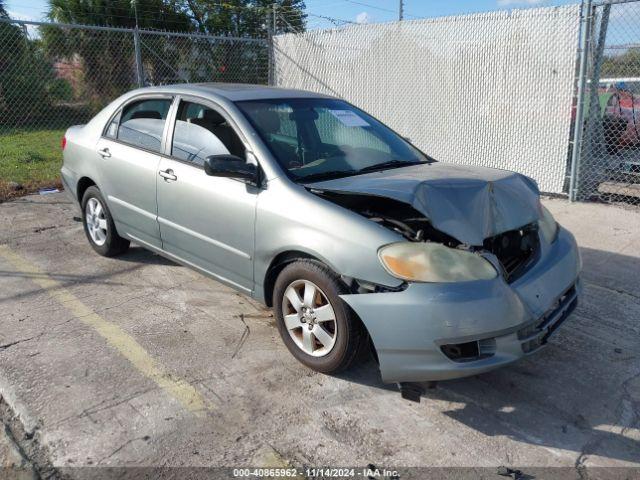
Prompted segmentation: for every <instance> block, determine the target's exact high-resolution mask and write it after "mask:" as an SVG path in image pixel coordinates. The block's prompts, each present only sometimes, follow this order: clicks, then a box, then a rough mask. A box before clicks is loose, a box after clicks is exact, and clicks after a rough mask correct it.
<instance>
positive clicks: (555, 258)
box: [341, 228, 581, 383]
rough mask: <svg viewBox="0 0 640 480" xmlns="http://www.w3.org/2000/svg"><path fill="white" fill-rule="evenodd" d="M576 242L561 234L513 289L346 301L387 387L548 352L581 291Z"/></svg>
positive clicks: (408, 292)
mask: <svg viewBox="0 0 640 480" xmlns="http://www.w3.org/2000/svg"><path fill="white" fill-rule="evenodd" d="M579 270H580V259H579V252H578V247H577V245H576V242H575V239H574V238H573V235H571V233H569V232H568V231H567V230H564V229H562V228H560V230H559V232H558V237H557V239H556V241H555V242H553V243H552V244H547V245H545V246H544V247H543V249H542V251H541V253H540V257H539V259H538V261H537V262H536V264H535V265H533V266H532V267H531V268H530V270H529V271H528V272H527V273H526V274H524V275H523V276H522V277H520V278H519V279H518V280H517V281H515V282H514V283H511V284H508V283H507V282H506V281H505V280H504V279H503V278H501V277H498V278H496V279H495V280H489V281H473V282H462V283H446V284H434V283H411V284H409V286H408V287H407V288H406V289H405V290H403V291H399V292H384V293H368V294H350V295H342V296H341V297H342V299H343V300H344V301H345V302H347V303H348V304H349V306H351V308H352V309H353V310H354V311H355V312H356V313H357V314H358V315H359V317H360V318H361V320H362V322H363V323H364V324H365V326H366V328H367V330H368V332H369V334H370V336H371V339H372V341H373V344H374V346H375V349H376V352H377V355H378V359H379V362H380V371H381V374H382V379H383V381H384V382H388V383H392V382H420V381H433V380H447V379H452V378H458V377H465V376H469V375H475V374H478V373H482V372H486V371H489V370H492V369H495V368H498V367H501V366H503V365H507V364H509V363H512V362H514V361H516V360H518V359H519V358H522V357H524V356H526V355H528V354H530V353H533V352H535V351H537V350H538V349H539V348H541V347H542V346H544V344H545V343H546V341H547V339H548V337H549V335H551V333H552V332H553V331H555V329H556V328H557V327H558V326H559V325H560V324H561V323H562V322H563V321H564V320H565V319H566V318H567V317H568V315H569V314H570V313H571V312H572V311H573V310H574V309H575V307H576V305H577V302H578V296H579V293H580V290H581V285H580V281H579V279H578V274H579Z"/></svg>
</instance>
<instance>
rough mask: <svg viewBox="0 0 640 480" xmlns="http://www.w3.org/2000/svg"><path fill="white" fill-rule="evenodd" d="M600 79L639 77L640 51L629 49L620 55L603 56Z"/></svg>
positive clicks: (634, 48)
mask: <svg viewBox="0 0 640 480" xmlns="http://www.w3.org/2000/svg"><path fill="white" fill-rule="evenodd" d="M600 77H601V78H612V77H613V78H621V77H640V49H639V48H636V47H631V48H629V49H628V50H626V51H625V52H624V53H623V54H621V55H611V56H605V57H604V59H603V61H602V70H601V73H600Z"/></svg>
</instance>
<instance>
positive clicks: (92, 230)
mask: <svg viewBox="0 0 640 480" xmlns="http://www.w3.org/2000/svg"><path fill="white" fill-rule="evenodd" d="M84 216H85V219H86V222H87V230H88V231H89V236H90V237H91V240H93V243H95V244H96V245H98V246H101V245H104V242H106V241H107V219H106V217H105V216H104V208H102V204H101V203H100V201H99V200H98V199H97V198H95V197H93V198H90V199H89V201H88V202H87V205H86V207H85V210H84Z"/></svg>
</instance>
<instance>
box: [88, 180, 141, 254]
mask: <svg viewBox="0 0 640 480" xmlns="http://www.w3.org/2000/svg"><path fill="white" fill-rule="evenodd" d="M81 205H82V224H83V226H84V233H85V235H86V236H87V239H88V240H89V244H90V245H91V247H92V248H93V249H94V250H95V251H96V252H97V253H99V254H100V255H102V256H104V257H113V256H115V255H119V254H121V253H124V252H126V251H127V249H128V248H129V243H130V242H129V240H126V239H124V238H122V237H121V236H120V235H118V231H117V230H116V226H115V224H114V223H113V217H112V216H111V212H110V211H109V207H107V202H105V201H104V198H103V197H102V194H101V193H100V190H99V189H98V187H96V186H91V187H89V188H87V191H86V192H84V195H83V197H82V204H81Z"/></svg>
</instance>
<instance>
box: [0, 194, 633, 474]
mask: <svg viewBox="0 0 640 480" xmlns="http://www.w3.org/2000/svg"><path fill="white" fill-rule="evenodd" d="M545 204H546V205H547V206H548V207H549V208H550V209H551V211H552V212H553V213H554V215H555V216H556V218H557V219H558V221H559V222H560V223H561V224H563V225H565V226H566V227H567V228H569V229H570V230H571V231H573V232H574V234H575V235H576V237H577V239H578V242H579V244H580V246H581V252H582V256H583V260H584V272H583V279H584V285H585V290H584V297H583V299H582V302H581V304H580V305H579V307H578V309H577V311H576V313H575V314H574V315H573V316H572V317H571V318H570V319H569V320H567V322H566V323H565V324H564V326H563V328H561V329H560V330H559V332H558V333H557V334H556V335H555V336H554V337H552V340H551V342H550V345H549V346H548V347H547V348H546V349H543V350H542V351H540V352H539V353H537V354H535V355H533V356H532V357H530V358H527V359H525V360H523V361H521V362H519V363H517V364H515V365H513V366H511V367H508V368H504V369H502V370H498V371H495V372H492V373H488V374H484V375H480V376H477V377H473V378H469V379H463V380H457V381H452V382H445V383H440V384H438V386H437V388H435V389H433V390H428V391H427V392H426V394H425V395H424V396H423V397H422V401H421V402H420V403H412V402H408V401H406V400H402V399H401V398H400V395H399V394H398V392H397V389H396V388H395V386H393V385H391V386H389V385H384V384H382V383H381V382H380V379H379V374H378V372H377V370H376V365H375V363H374V361H373V360H371V359H368V360H366V361H363V362H362V363H361V364H360V365H359V366H358V367H357V368H355V369H354V370H352V371H350V372H348V373H346V374H343V375H340V376H335V377H331V376H326V375H321V374H317V373H314V372H312V371H310V370H308V369H306V368H305V367H303V366H302V365H300V364H299V363H297V362H296V361H295V360H294V359H293V357H292V356H291V355H290V354H289V353H288V351H287V350H286V348H285V347H284V345H283V344H282V342H281V340H280V338H279V336H278V332H277V330H276V328H275V326H274V320H273V318H272V316H271V314H270V312H269V311H267V310H265V309H263V308H262V307H261V306H260V305H258V304H256V303H255V302H254V301H253V300H251V299H249V298H247V297H245V296H243V295H241V294H238V293H235V292H234V291H232V290H230V289H229V288H227V287H225V286H222V285H220V284H219V283H216V282H215V281H213V280H210V279H207V278H205V277H203V276H201V275H199V274H197V273H195V272H193V271H191V270H189V269H187V268H184V267H181V266H178V265H176V264H174V263H172V262H170V261H167V260H165V259H163V258H161V257H159V256H157V255H154V254H151V253H149V252H147V251H145V250H143V249H141V248H139V247H132V248H131V249H130V251H129V253H127V254H126V255H124V256H122V257H118V258H114V259H107V258H102V257H100V256H98V255H96V254H95V253H94V252H93V251H92V250H91V248H90V247H89V244H88V243H87V241H86V239H85V237H84V233H83V231H82V226H81V224H80V223H78V222H76V221H74V220H73V217H74V215H77V212H76V211H75V210H74V207H73V205H72V204H71V203H69V202H68V200H67V198H66V197H65V196H64V194H63V193H60V194H52V195H46V196H37V195H36V196H28V197H24V198H21V199H17V200H13V201H9V202H6V203H3V204H0V307H1V308H0V395H1V396H2V401H1V402H0V418H1V420H2V422H3V423H4V427H3V426H2V425H0V466H5V467H12V468H14V470H13V471H14V473H15V474H16V475H17V474H18V471H19V472H20V473H21V474H23V475H25V478H31V476H36V477H37V476H38V475H39V476H41V477H43V478H46V477H51V476H54V477H55V476H72V477H74V476H75V477H82V476H83V475H84V476H87V475H89V476H95V475H98V474H100V473H103V472H106V471H107V470H104V469H100V468H97V467H138V468H142V467H165V468H166V467H231V468H233V467H249V466H253V467H260V466H277V467H287V466H291V467H303V466H307V467H309V466H315V467H318V466H352V467H356V466H357V467H366V466H367V465H368V464H374V465H375V466H378V467H381V468H383V467H384V468H391V469H394V468H395V469H398V471H401V470H402V469H403V468H405V467H433V468H435V467H461V468H462V467H464V468H462V469H461V470H457V471H452V470H446V469H441V470H430V472H431V473H432V474H434V475H435V472H437V474H438V475H443V476H446V475H450V476H451V478H454V477H455V478H463V477H460V476H455V475H458V474H460V475H463V474H464V475H472V477H470V478H479V477H482V476H483V475H484V478H494V477H493V476H492V474H497V473H500V472H498V470H497V469H498V467H500V466H507V467H514V468H516V467H517V468H519V469H520V470H521V471H522V473H523V474H527V475H529V476H528V477H522V476H521V477H520V478H536V474H535V472H536V471H537V472H540V471H541V470H540V469H543V468H547V467H554V468H548V469H547V470H545V471H546V472H547V474H543V475H541V474H540V473H538V474H537V478H550V476H551V473H554V474H557V475H559V476H558V478H585V477H586V476H588V477H589V478H600V477H602V478H618V474H620V473H621V472H622V470H613V469H611V468H609V469H605V468H599V467H620V468H622V467H625V468H627V467H631V468H636V470H631V471H630V472H631V473H627V474H626V475H627V478H635V477H634V476H633V475H638V476H640V210H638V209H635V210H634V209H624V208H620V207H615V206H605V205H597V204H569V203H567V202H566V201H564V200H545ZM3 430H4V433H3ZM18 469H19V470H18ZM0 471H1V469H0ZM7 471H10V468H9V469H5V473H6V472H7ZM87 472H90V474H88V473H87ZM416 472H419V471H417V470H409V469H407V470H406V472H404V473H402V474H400V477H401V478H409V477H412V475H413V478H420V476H422V478H426V477H425V476H424V473H416ZM423 472H424V471H423ZM501 472H502V473H505V474H508V472H507V471H506V470H502V471H501ZM532 472H533V473H532ZM183 473H184V472H183ZM223 473H224V474H225V475H230V476H231V475H232V474H233V472H231V471H225V472H223ZM356 473H357V474H359V475H358V476H362V475H363V474H362V473H360V472H359V471H358V472H356ZM221 475H222V473H221ZM305 475H306V476H313V475H310V474H309V472H306V473H305ZM473 475H475V476H473ZM1 476H2V474H1V473H0V477H1ZM516 476H517V475H515V474H512V475H511V477H512V478H515V477H516ZM12 478H13V477H12ZM362 478H366V476H363V477H362ZM372 478H374V477H372ZM496 478H504V477H499V476H498V477H496Z"/></svg>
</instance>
